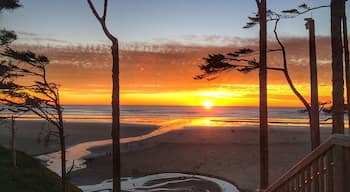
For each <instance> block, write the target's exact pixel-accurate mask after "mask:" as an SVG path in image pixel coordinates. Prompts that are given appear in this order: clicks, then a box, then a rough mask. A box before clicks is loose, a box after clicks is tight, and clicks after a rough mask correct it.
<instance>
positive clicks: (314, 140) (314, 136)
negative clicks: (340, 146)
mask: <svg viewBox="0 0 350 192" xmlns="http://www.w3.org/2000/svg"><path fill="white" fill-rule="evenodd" d="M305 21H306V24H305V25H306V29H308V30H309V56H310V82H311V116H310V131H311V147H312V150H314V149H315V148H316V147H317V146H319V145H320V115H319V105H318V83H317V62H316V41H315V21H314V20H313V19H312V18H305Z"/></svg>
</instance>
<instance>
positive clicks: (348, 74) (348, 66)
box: [342, 1, 350, 130]
mask: <svg viewBox="0 0 350 192" xmlns="http://www.w3.org/2000/svg"><path fill="white" fill-rule="evenodd" d="M344 3H345V1H344ZM343 13H344V15H343V22H342V24H343V39H344V40H343V43H344V64H345V81H346V84H345V87H346V101H347V111H348V127H350V59H349V41H348V24H347V17H346V10H345V6H344V11H343ZM349 130H350V129H349Z"/></svg>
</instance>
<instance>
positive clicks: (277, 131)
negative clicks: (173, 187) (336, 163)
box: [0, 121, 331, 191]
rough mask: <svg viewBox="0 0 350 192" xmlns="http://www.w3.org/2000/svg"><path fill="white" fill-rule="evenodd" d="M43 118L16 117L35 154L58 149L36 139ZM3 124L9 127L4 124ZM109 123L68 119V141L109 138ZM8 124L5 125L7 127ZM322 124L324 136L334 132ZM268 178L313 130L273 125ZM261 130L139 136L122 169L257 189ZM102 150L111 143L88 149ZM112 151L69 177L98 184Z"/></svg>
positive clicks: (24, 145) (140, 130)
mask: <svg viewBox="0 0 350 192" xmlns="http://www.w3.org/2000/svg"><path fill="white" fill-rule="evenodd" d="M41 126H43V125H42V122H39V121H19V122H18V123H17V127H18V132H17V147H18V149H19V150H22V151H25V152H27V153H30V154H32V155H37V154H42V153H48V152H52V151H56V150H57V149H58V148H57V147H58V146H57V144H55V142H51V143H50V144H49V145H48V146H44V145H43V144H42V143H38V142H37V136H38V134H39V132H40V129H41ZM156 128H157V126H152V125H139V124H138V125H137V124H123V125H122V129H121V135H122V137H123V138H125V137H134V136H139V135H144V134H147V133H149V132H152V131H154V130H155V129H156ZM2 129H5V128H2ZM110 129H111V127H110V124H109V123H87V122H86V123H81V122H80V123H78V122H74V123H66V133H67V145H68V146H73V145H76V144H79V143H82V142H87V141H96V140H103V139H108V138H110V137H109V135H110ZM5 130H6V129H5ZM330 131H331V130H330V129H328V128H322V129H321V135H322V136H321V137H322V139H325V138H327V137H328V136H329V135H330ZM8 133H9V131H1V134H0V143H1V144H2V145H7V144H8V138H9V135H8ZM269 141H270V181H274V180H275V179H276V178H278V177H279V176H280V175H281V174H283V173H284V172H285V171H286V170H287V169H288V168H289V167H290V166H292V165H293V164H294V163H295V162H297V161H298V160H300V159H301V158H302V157H303V156H304V155H305V154H307V153H308V152H309V151H310V143H309V130H308V129H307V128H303V127H289V128H281V127H271V128H270V134H269ZM258 143H259V130H258V128H257V127H210V126H196V127H186V128H185V129H179V130H175V131H171V132H168V133H166V134H163V135H160V136H156V137H152V138H150V139H146V140H143V141H138V142H131V143H125V144H122V146H121V147H122V156H121V166H122V170H121V174H122V176H123V177H140V176H145V175H149V174H154V173H162V172H182V173H198V174H201V175H209V176H214V177H216V178H222V179H224V180H226V181H229V182H231V183H234V184H235V185H236V186H238V187H239V188H240V189H242V191H254V190H255V189H257V188H258V185H259V178H258V175H259V145H258ZM89 150H90V151H91V152H93V153H100V154H104V153H107V152H109V151H110V150H111V146H108V145H107V146H102V147H96V148H91V149H89ZM111 168H112V161H111V157H110V156H108V155H105V156H100V157H94V158H89V159H88V160H87V168H85V169H81V170H77V171H74V172H73V173H72V176H71V181H72V182H73V183H75V184H77V185H90V184H97V183H100V182H102V181H104V180H106V179H110V178H111V177H112V174H111V173H112V172H111Z"/></svg>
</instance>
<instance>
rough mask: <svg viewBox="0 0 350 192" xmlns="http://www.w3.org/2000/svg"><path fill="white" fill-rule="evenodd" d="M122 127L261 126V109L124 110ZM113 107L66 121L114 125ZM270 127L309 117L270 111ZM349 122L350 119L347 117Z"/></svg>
mask: <svg viewBox="0 0 350 192" xmlns="http://www.w3.org/2000/svg"><path fill="white" fill-rule="evenodd" d="M120 112H121V113H120V118H121V122H122V123H137V124H156V125H161V124H162V123H164V122H169V121H174V120H191V121H192V122H194V123H192V125H193V126H195V125H198V126H203V125H204V126H209V125H211V126H258V125H259V108H258V107H218V106H216V107H212V108H211V109H205V108H204V107H201V106H198V107H192V106H121V110H120ZM111 113H112V108H111V106H107V105H66V106H64V111H63V115H64V121H69V122H77V121H78V122H111V120H112V118H111ZM268 116H269V125H270V126H283V127H300V126H303V127H304V126H308V121H309V120H308V116H307V113H306V112H303V108H301V107H270V108H269V109H268ZM344 117H345V119H346V120H347V115H345V116H344ZM330 118H331V116H330V114H327V113H323V112H321V113H320V124H321V127H326V126H327V127H330V126H331V123H332V120H331V119H330ZM18 119H31V120H36V119H39V118H38V117H36V116H35V115H34V114H30V113H28V114H24V115H21V116H19V118H18Z"/></svg>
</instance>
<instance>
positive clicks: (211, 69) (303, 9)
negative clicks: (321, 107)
mask: <svg viewBox="0 0 350 192" xmlns="http://www.w3.org/2000/svg"><path fill="white" fill-rule="evenodd" d="M257 3H258V5H259V3H260V2H258V1H257ZM324 7H329V6H327V5H325V6H318V7H313V8H311V7H309V6H307V5H306V4H302V5H300V6H299V7H298V9H290V10H284V11H282V13H280V14H278V13H276V12H273V11H271V10H267V12H266V14H265V16H262V17H260V16H259V15H263V14H261V13H258V14H256V15H255V16H251V17H248V19H249V21H248V22H247V24H246V25H245V26H244V27H243V28H250V27H253V26H256V25H257V24H259V23H260V22H261V20H263V19H260V18H265V17H266V21H271V22H274V36H275V39H276V41H277V43H278V46H279V48H277V49H268V50H267V49H262V46H261V41H262V39H261V36H263V35H264V34H260V44H259V48H260V51H259V54H260V59H259V60H260V61H256V59H255V58H254V56H255V55H256V52H255V51H254V50H252V49H250V48H243V49H240V50H237V51H234V52H232V53H227V54H210V55H208V57H206V58H204V60H205V64H203V65H200V66H199V68H200V69H201V70H202V71H203V72H204V73H203V74H200V75H197V76H195V79H204V78H206V79H208V80H212V79H214V78H216V76H215V75H217V74H218V73H220V72H223V71H229V70H237V71H239V72H242V73H249V72H251V71H252V70H255V69H259V86H260V90H259V91H260V131H262V132H261V133H260V142H261V143H260V150H261V160H260V163H261V170H260V173H261V175H260V179H261V186H260V187H261V188H262V189H264V188H266V187H267V185H268V181H267V180H265V179H266V178H268V173H267V170H268V159H267V158H268V157H264V155H267V154H268V149H267V141H268V139H267V138H268V135H267V131H266V130H267V129H266V127H267V115H265V114H267V111H265V105H264V103H261V102H262V101H263V100H264V99H266V95H265V93H266V92H265V90H264V88H263V87H264V85H265V84H266V79H265V78H266V76H265V75H266V74H264V72H263V71H264V69H263V70H262V68H266V69H267V70H276V71H281V72H283V74H284V76H285V78H286V80H287V82H288V85H289V86H290V88H291V89H292V91H293V93H294V94H295V95H296V96H297V98H298V99H299V100H300V101H301V102H302V103H303V105H304V106H305V108H306V110H307V112H308V115H309V117H310V112H311V107H310V105H309V103H308V102H307V101H306V99H305V98H304V97H303V96H302V95H301V94H300V92H299V91H298V90H297V89H296V87H295V86H294V84H293V81H292V79H291V77H290V75H289V71H288V65H287V64H288V63H287V53H286V48H285V46H284V44H283V43H282V41H281V40H280V38H279V36H278V32H277V29H278V24H279V22H280V20H281V19H288V18H295V17H296V16H298V15H301V14H304V13H307V12H309V11H311V10H314V9H319V8H324ZM260 9H261V7H260ZM265 9H266V8H265ZM261 26H262V25H261V24H260V28H261ZM265 41H266V39H265ZM263 46H264V45H263ZM265 46H266V45H265ZM264 52H266V53H272V52H281V53H282V67H268V66H266V67H264V65H265V64H263V63H262V60H261V59H266V58H264V56H261V55H263V54H262V53H264ZM213 75H214V77H213ZM265 88H266V87H265ZM265 120H266V122H265ZM264 130H265V131H264ZM264 142H265V143H264Z"/></svg>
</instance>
